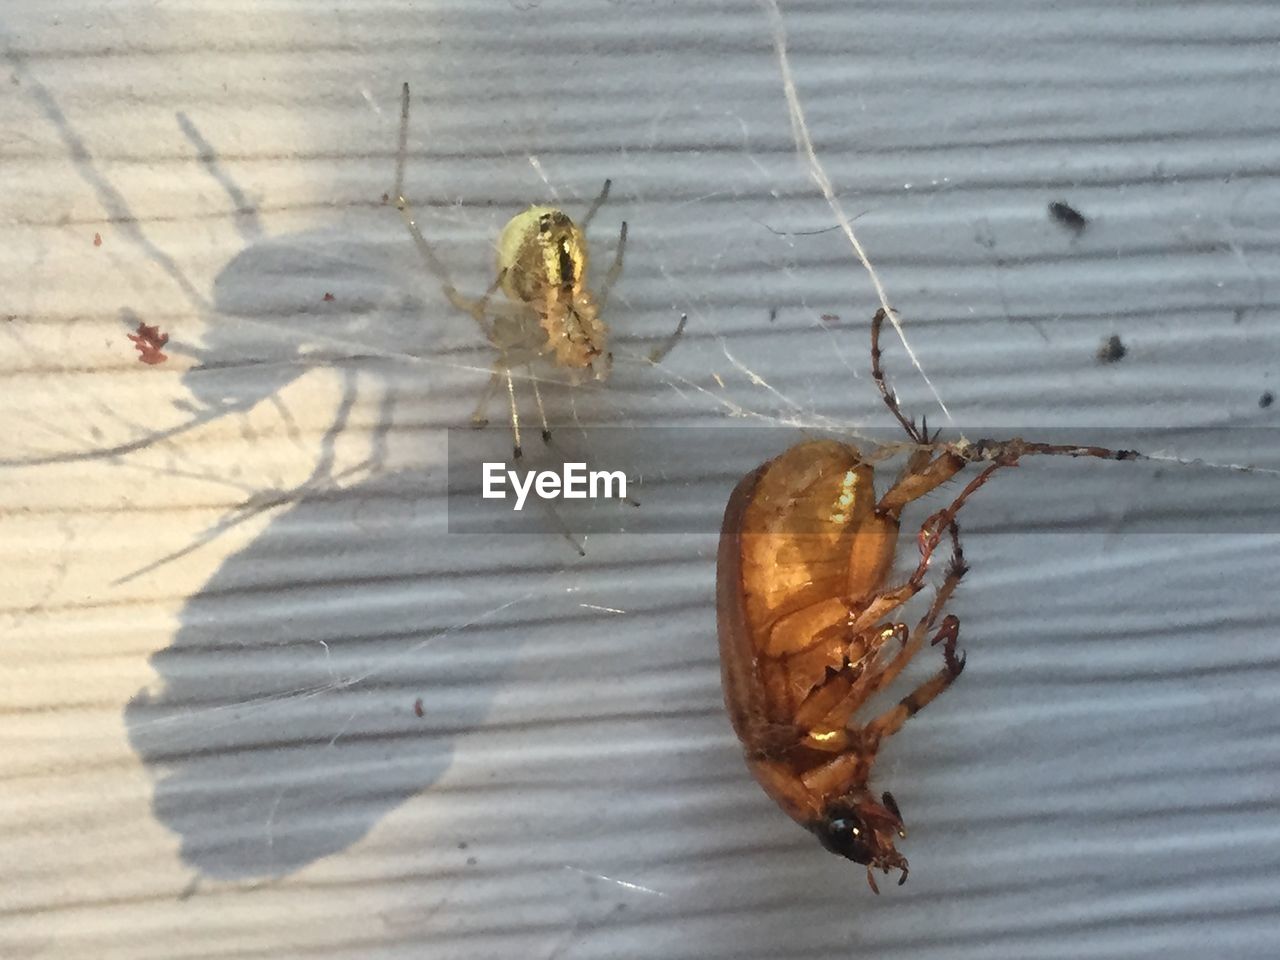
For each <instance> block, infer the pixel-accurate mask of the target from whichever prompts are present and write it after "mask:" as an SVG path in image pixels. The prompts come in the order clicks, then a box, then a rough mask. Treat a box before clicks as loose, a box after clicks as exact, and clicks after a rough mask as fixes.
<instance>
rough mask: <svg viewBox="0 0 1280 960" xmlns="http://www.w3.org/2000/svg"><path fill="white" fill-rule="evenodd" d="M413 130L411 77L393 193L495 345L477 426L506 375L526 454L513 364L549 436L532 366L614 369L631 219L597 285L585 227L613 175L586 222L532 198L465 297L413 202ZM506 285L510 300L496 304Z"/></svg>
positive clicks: (438, 268)
mask: <svg viewBox="0 0 1280 960" xmlns="http://www.w3.org/2000/svg"><path fill="white" fill-rule="evenodd" d="M408 139H409V84H408V83H406V84H404V87H403V89H402V92H401V100H400V142H399V149H398V151H397V154H396V186H395V202H396V207H397V209H398V210H399V211H400V215H401V217H402V218H403V219H404V223H405V226H406V227H407V228H408V230H409V235H410V236H411V237H413V242H414V245H415V246H417V248H418V252H419V253H420V254H421V255H422V258H423V260H425V261H426V264H427V267H428V268H429V269H430V270H431V272H432V273H434V274H435V275H436V277H437V278H438V279H439V280H440V282H441V285H442V288H443V290H444V295H445V296H446V297H447V298H448V300H449V302H450V303H452V304H453V305H454V306H455V307H457V308H458V309H459V310H462V311H463V312H465V313H468V314H470V315H471V317H472V318H473V319H474V320H475V322H476V325H477V326H479V327H480V331H481V332H482V333H483V334H484V335H485V338H486V339H487V340H488V341H489V343H490V344H492V345H493V348H494V350H496V351H497V356H496V357H495V359H494V361H493V370H492V374H491V376H490V377H489V382H488V384H487V385H486V387H485V389H484V392H483V393H482V394H481V396H480V401H479V403H477V404H476V409H475V412H474V413H473V414H472V417H471V422H472V425H473V426H476V427H483V426H485V425H486V424H488V422H489V421H488V417H487V416H486V410H487V409H488V406H489V403H490V401H491V400H492V399H493V395H494V394H495V393H496V392H497V390H498V387H499V385H500V384H501V383H502V382H503V381H505V382H506V385H507V400H508V403H509V406H510V413H511V433H512V439H513V448H512V452H513V456H514V457H515V458H516V459H519V458H520V457H521V455H522V453H523V450H522V447H521V442H520V411H519V408H518V405H517V403H516V388H515V381H514V378H513V376H512V368H513V367H520V366H523V367H524V368H525V374H526V376H527V378H528V380H529V382H530V383H531V384H532V385H533V396H534V400H535V401H536V403H537V406H538V418H539V420H540V421H541V423H542V439H543V440H544V441H550V439H551V430H550V428H549V427H548V425H547V414H546V409H545V408H544V407H543V404H542V391H541V390H540V389H539V387H538V380H537V379H536V378H535V377H534V375H533V370H532V364H533V362H534V361H535V360H538V359H540V358H542V357H546V358H548V359H550V361H551V362H552V363H553V364H554V365H556V366H558V367H562V368H564V369H566V370H568V371H570V373H571V375H572V376H573V378H574V379H573V382H574V383H577V382H578V381H579V378H580V377H581V376H582V374H583V373H584V372H586V371H589V372H590V373H591V375H592V376H593V377H594V378H595V379H596V380H605V379H607V378H608V376H609V373H610V371H611V370H612V367H613V354H612V353H611V352H610V350H609V328H608V326H607V325H606V324H605V322H604V319H603V317H602V314H603V313H604V310H605V307H606V306H607V305H608V303H609V295H610V293H611V292H612V290H613V286H614V284H615V283H617V281H618V278H619V277H620V276H621V275H622V258H623V254H624V252H625V250H626V246H627V224H626V221H625V220H624V221H623V222H622V227H621V229H620V230H619V232H618V246H617V249H616V250H615V252H614V255H613V263H612V264H610V266H609V269H608V271H607V272H606V273H605V276H604V282H603V283H601V284H600V288H599V293H598V294H593V293H592V292H591V290H590V288H589V287H588V286H587V265H588V255H587V238H586V231H587V228H588V227H589V226H590V225H591V221H592V220H593V219H594V218H595V215H596V213H597V212H599V210H600V208H601V207H602V206H603V205H604V203H605V201H606V200H608V199H609V188H610V186H611V185H612V181H610V180H605V182H604V187H603V188H601V190H600V194H599V195H598V196H597V197H596V198H595V200H593V201H592V202H591V206H589V207H588V208H587V212H586V214H585V215H584V216H583V217H582V220H581V222H580V223H575V222H574V221H573V220H572V219H571V218H570V217H569V215H568V214H566V213H565V212H564V211H562V210H559V209H557V208H556V207H551V206H545V205H543V206H539V205H535V206H531V207H529V208H528V209H527V210H525V211H523V212H522V213H518V214H516V215H515V216H514V217H512V218H511V219H510V220H509V221H507V225H506V226H505V227H503V229H502V233H501V234H500V235H499V238H498V244H497V253H498V255H497V270H498V273H497V276H496V277H494V280H493V282H492V283H491V284H489V288H488V289H487V290H485V292H484V293H483V294H482V295H481V296H480V297H479V299H476V300H472V299H469V298H467V297H464V296H462V295H461V294H459V293H458V291H457V289H456V288H455V287H454V286H453V283H452V282H451V281H450V279H449V273H448V271H447V270H446V269H445V266H444V263H443V262H442V261H441V260H440V258H439V257H438V256H437V255H436V253H435V251H434V250H433V249H432V248H431V245H430V244H429V243H428V242H427V240H426V238H425V237H424V236H423V234H422V231H421V229H419V227H418V224H417V222H416V221H415V219H414V216H413V211H412V209H411V208H410V206H409V202H408V201H407V200H406V199H405V197H404V168H405V156H406V150H407V144H408ZM499 288H501V290H502V292H503V293H504V294H506V296H507V298H508V299H509V300H510V301H511V302H510V303H497V304H495V303H491V302H490V301H491V300H492V298H493V295H494V294H495V293H497V292H498V290H499ZM684 326H685V318H684V317H681V320H680V323H679V324H678V325H677V327H676V330H675V332H674V333H672V334H671V335H670V336H669V337H668V338H667V341H666V343H665V344H664V345H663V346H661V347H659V348H658V349H656V350H654V351H653V353H651V354H650V355H649V359H650V361H651V362H654V363H657V362H658V361H660V360H661V359H662V358H663V357H665V356H666V354H667V353H668V352H669V351H670V350H671V348H672V347H673V346H674V345H675V341H676V340H677V339H678V338H679V336H680V335H681V334H682V333H683V332H684Z"/></svg>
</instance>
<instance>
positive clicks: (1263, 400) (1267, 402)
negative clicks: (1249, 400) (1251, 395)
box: [1258, 390, 1276, 410]
mask: <svg viewBox="0 0 1280 960" xmlns="http://www.w3.org/2000/svg"><path fill="white" fill-rule="evenodd" d="M1275 402H1276V395H1275V394H1274V393H1272V392H1271V391H1270V390H1268V391H1267V392H1266V393H1264V394H1263V395H1262V396H1260V397H1259V398H1258V406H1260V407H1261V408H1262V409H1263V410H1265V409H1267V407H1269V406H1271V405H1272V404H1273V403H1275Z"/></svg>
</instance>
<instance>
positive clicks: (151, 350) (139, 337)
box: [126, 323, 169, 366]
mask: <svg viewBox="0 0 1280 960" xmlns="http://www.w3.org/2000/svg"><path fill="white" fill-rule="evenodd" d="M126 336H128V338H129V339H130V340H132V341H133V345H134V346H135V347H137V348H138V354H139V356H138V359H139V360H140V361H141V362H143V363H146V364H151V365H152V366H154V365H155V364H157V363H164V362H165V361H166V360H168V359H169V358H168V357H167V356H166V355H165V354H163V353H161V352H160V348H161V347H163V346H164V345H165V344H166V343H168V342H169V335H168V334H167V333H161V332H160V328H159V327H152V326H148V325H147V324H145V323H140V324H138V332H137V333H130V334H126Z"/></svg>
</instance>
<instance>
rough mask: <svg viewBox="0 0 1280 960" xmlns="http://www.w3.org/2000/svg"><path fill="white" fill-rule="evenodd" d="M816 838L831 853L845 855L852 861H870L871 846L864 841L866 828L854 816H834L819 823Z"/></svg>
mask: <svg viewBox="0 0 1280 960" xmlns="http://www.w3.org/2000/svg"><path fill="white" fill-rule="evenodd" d="M814 832H815V833H817V834H818V839H819V840H820V841H821V842H822V845H823V846H824V847H826V848H827V849H828V850H830V851H831V852H832V853H838V854H839V855H840V856H842V857H847V858H848V859H850V860H852V861H853V862H854V863H870V862H871V848H870V846H868V844H867V842H866V829H865V828H864V827H863V826H862V822H861V821H860V820H858V819H856V818H854V817H836V818H834V819H832V820H827V821H826V822H825V823H823V824H821V825H820V826H819V828H818V829H817V830H815V831H814Z"/></svg>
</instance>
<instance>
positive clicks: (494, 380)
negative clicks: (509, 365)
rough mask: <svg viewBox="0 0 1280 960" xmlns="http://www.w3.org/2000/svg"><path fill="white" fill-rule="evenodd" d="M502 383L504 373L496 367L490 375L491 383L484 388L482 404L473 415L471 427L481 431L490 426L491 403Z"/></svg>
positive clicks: (481, 398) (480, 403) (477, 406)
mask: <svg viewBox="0 0 1280 960" xmlns="http://www.w3.org/2000/svg"><path fill="white" fill-rule="evenodd" d="M501 382H502V372H501V371H500V370H498V369H497V368H496V367H495V368H494V371H493V373H492V374H490V375H489V382H488V383H486V384H485V386H484V392H482V393H481V394H480V402H479V403H477V404H476V409H475V412H474V413H472V414H471V426H473V427H475V428H476V429H480V428H481V427H487V426H488V425H489V410H488V408H489V403H490V401H492V400H493V395H494V394H495V393H497V392H498V384H499V383H501Z"/></svg>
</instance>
